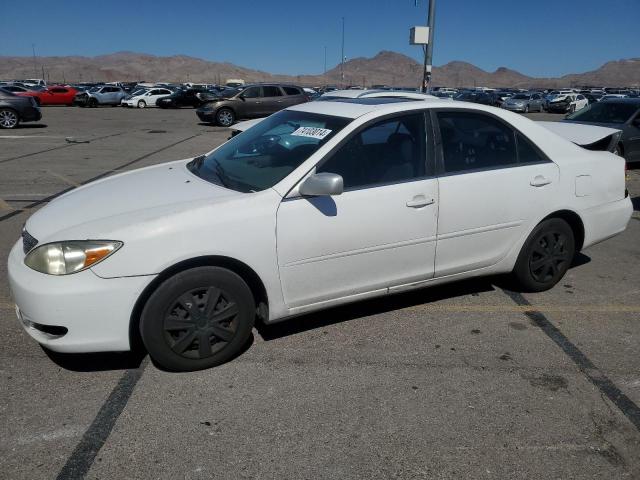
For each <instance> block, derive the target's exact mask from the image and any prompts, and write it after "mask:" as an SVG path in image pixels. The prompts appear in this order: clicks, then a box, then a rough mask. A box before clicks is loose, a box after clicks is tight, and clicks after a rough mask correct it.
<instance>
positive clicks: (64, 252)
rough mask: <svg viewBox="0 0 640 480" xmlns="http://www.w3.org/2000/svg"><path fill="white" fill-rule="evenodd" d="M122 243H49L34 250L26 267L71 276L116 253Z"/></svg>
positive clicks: (79, 241) (27, 259)
mask: <svg viewBox="0 0 640 480" xmlns="http://www.w3.org/2000/svg"><path fill="white" fill-rule="evenodd" d="M122 245H123V244H122V242H117V241H110V240H72V241H67V242H55V243H47V244H45V245H41V246H39V247H37V248H35V249H33V250H32V251H31V252H29V254H28V255H27V257H26V258H25V259H24V263H25V265H26V266H28V267H30V268H32V269H34V270H35V271H37V272H41V273H47V274H49V275H69V274H70V273H76V272H80V271H82V270H85V269H87V268H89V267H92V266H93V265H95V264H97V263H99V262H101V261H102V260H104V259H105V258H107V257H109V256H110V255H111V254H113V253H115V252H116V251H117V250H118V249H119V248H120V247H122Z"/></svg>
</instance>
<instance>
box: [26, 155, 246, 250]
mask: <svg viewBox="0 0 640 480" xmlns="http://www.w3.org/2000/svg"><path fill="white" fill-rule="evenodd" d="M188 161H189V160H179V161H176V162H170V163H164V164H161V165H154V166H152V167H146V168H142V169H139V170H133V171H130V172H126V173H122V174H120V175H115V176H112V177H108V178H106V179H103V180H99V181H96V182H93V183H90V184H88V185H85V186H83V187H80V188H77V189H74V190H72V191H70V192H68V193H66V194H64V195H62V196H60V197H58V198H57V199H55V200H53V201H52V202H50V203H49V204H48V205H47V206H45V207H44V208H42V209H40V210H38V211H37V212H36V213H35V214H34V215H33V216H32V217H31V218H29V220H28V221H27V223H26V225H25V228H26V230H27V231H28V232H29V233H30V234H31V235H32V236H34V237H35V238H37V239H38V241H39V242H40V243H46V242H51V241H58V240H70V239H71V240H83V239H113V240H122V241H125V240H126V238H111V235H112V234H113V233H114V232H118V234H119V235H120V236H122V234H123V232H126V231H127V230H128V227H131V226H136V227H139V226H141V225H144V224H145V223H147V222H153V221H156V220H158V219H167V221H170V220H169V218H170V217H171V216H172V215H175V214H178V213H180V212H183V211H185V210H193V209H198V208H200V207H202V206H210V205H211V204H212V203H217V202H220V203H222V202H224V201H225V200H229V199H233V198H237V197H239V196H242V194H241V193H239V192H235V191H233V190H229V189H226V188H223V187H220V186H217V185H214V184H212V183H209V182H206V181H204V180H202V179H200V178H198V177H196V176H195V175H193V174H192V173H191V172H189V170H188V169H187V168H186V164H187V162H188ZM156 223H157V222H156ZM156 228H157V227H156Z"/></svg>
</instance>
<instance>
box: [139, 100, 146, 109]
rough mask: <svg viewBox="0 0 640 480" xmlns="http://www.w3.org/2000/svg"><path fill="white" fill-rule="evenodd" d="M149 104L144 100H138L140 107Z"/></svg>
mask: <svg viewBox="0 0 640 480" xmlns="http://www.w3.org/2000/svg"><path fill="white" fill-rule="evenodd" d="M146 106H147V102H145V101H144V100H140V101H139V102H138V108H144V107H146Z"/></svg>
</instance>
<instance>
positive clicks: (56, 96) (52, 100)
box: [16, 85, 78, 106]
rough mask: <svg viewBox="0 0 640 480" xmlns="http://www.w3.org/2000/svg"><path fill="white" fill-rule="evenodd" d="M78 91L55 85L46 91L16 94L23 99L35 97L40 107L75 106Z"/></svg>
mask: <svg viewBox="0 0 640 480" xmlns="http://www.w3.org/2000/svg"><path fill="white" fill-rule="evenodd" d="M76 93H78V91H77V90H76V89H75V88H71V87H64V86H61V85H53V86H50V87H47V88H45V89H44V90H31V91H28V92H16V95H19V96H21V97H33V98H35V100H36V103H38V105H68V106H71V105H73V100H74V99H75V97H76Z"/></svg>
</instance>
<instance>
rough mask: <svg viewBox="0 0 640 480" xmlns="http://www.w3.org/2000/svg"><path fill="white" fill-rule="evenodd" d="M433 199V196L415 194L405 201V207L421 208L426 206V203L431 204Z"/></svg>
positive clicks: (433, 201)
mask: <svg viewBox="0 0 640 480" xmlns="http://www.w3.org/2000/svg"><path fill="white" fill-rule="evenodd" d="M434 203H435V200H434V199H433V198H427V197H425V196H424V195H416V196H415V197H413V198H412V199H411V200H409V201H408V202H407V207H409V208H421V207H426V206H427V205H433V204H434Z"/></svg>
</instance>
